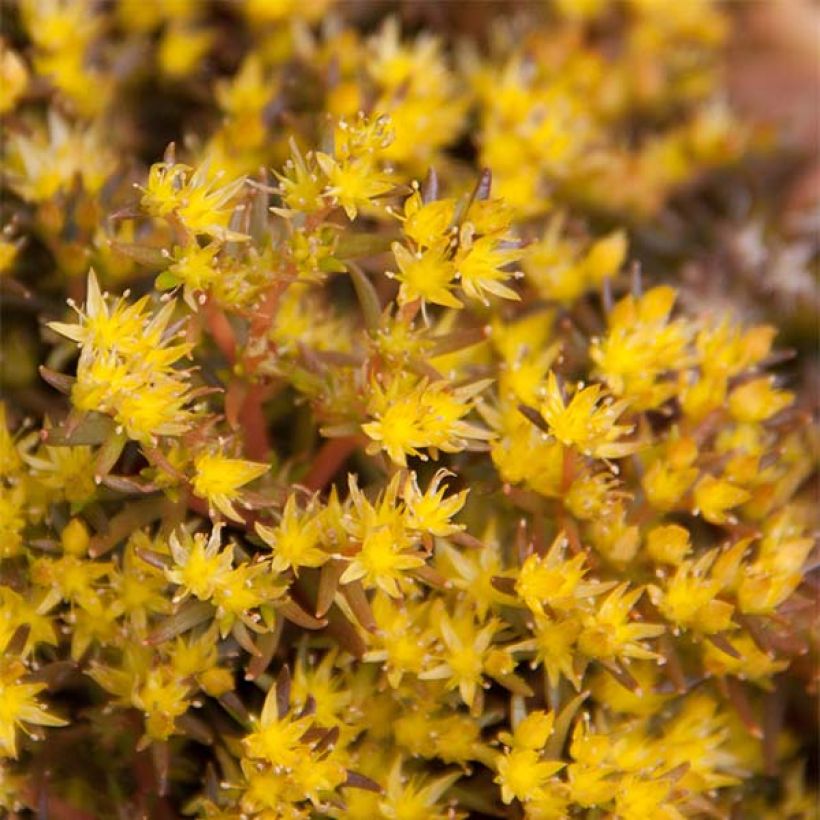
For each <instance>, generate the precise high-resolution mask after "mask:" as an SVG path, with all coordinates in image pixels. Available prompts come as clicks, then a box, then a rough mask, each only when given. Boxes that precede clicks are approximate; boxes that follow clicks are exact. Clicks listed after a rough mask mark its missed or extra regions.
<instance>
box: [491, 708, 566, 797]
mask: <svg viewBox="0 0 820 820" xmlns="http://www.w3.org/2000/svg"><path fill="white" fill-rule="evenodd" d="M554 722H555V715H554V714H553V713H552V712H544V711H543V710H537V711H534V712H530V713H529V714H528V715H527V716H526V717H524V719H523V720H521V721H520V723H518V725H517V726H516V727H515V729H514V731H513V733H512V734H510V733H509V732H501V733H500V734H499V736H498V739H499V740H500V741H501V742H502V743H503V744H504V746H505V749H504V751H503V752H502V753H501V754H499V755H497V757H496V761H495V768H496V770H497V772H498V775H497V777H496V778H495V782H496V783H498V784H499V785H500V786H501V799H502V801H503V802H504V803H512V801H513V800H520V801H521V802H522V803H530V802H538V801H546V800H547V799H548V789H549V786H550V785H551V784H550V778H552V776H553V775H554V774H556V773H557V772H559V771H560V770H561V769H563V768H564V765H565V764H564V763H563V762H561V761H560V760H544V759H543V758H542V754H541V752H540V750H541V749H543V748H544V746H545V745H546V743H547V740H548V739H549V737H550V735H551V734H552V729H553V724H554Z"/></svg>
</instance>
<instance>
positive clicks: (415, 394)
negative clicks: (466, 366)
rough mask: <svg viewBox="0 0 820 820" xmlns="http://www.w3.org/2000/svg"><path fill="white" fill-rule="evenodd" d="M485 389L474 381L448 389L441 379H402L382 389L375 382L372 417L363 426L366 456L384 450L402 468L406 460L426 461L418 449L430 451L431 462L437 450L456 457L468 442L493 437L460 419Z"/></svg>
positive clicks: (371, 407) (370, 397)
mask: <svg viewBox="0 0 820 820" xmlns="http://www.w3.org/2000/svg"><path fill="white" fill-rule="evenodd" d="M414 381H415V380H414ZM486 386H487V383H486V382H476V383H474V384H470V385H466V386H463V387H458V388H452V387H450V385H449V383H448V382H446V381H443V380H442V381H434V382H427V381H426V380H419V381H415V383H413V381H409V382H408V380H407V379H400V378H399V379H392V380H391V381H390V382H388V384H387V386H386V387H383V386H382V385H381V384H378V383H375V384H374V385H373V387H372V390H371V393H370V396H369V402H368V410H369V414H370V415H371V416H372V417H375V418H374V421H369V422H367V423H365V424H363V425H362V430H363V431H364V432H365V433H366V434H367V436H368V437H369V438H370V439H372V443H371V444H370V445H369V446H368V452H377V451H378V450H379V449H383V450H384V451H385V452H386V453H387V454H388V455H389V456H390V458H391V459H392V460H393V461H394V462H395V463H396V464H400V465H401V466H406V464H407V460H406V457H407V456H419V457H421V458H422V459H425V458H426V456H425V455H424V454H423V453H422V452H421V449H422V448H425V449H430V450H432V451H433V453H432V455H433V457H434V458H435V457H436V451H438V450H442V451H443V452H445V453H456V452H459V451H460V450H463V449H465V448H466V447H467V446H468V443H469V442H470V440H474V439H479V440H482V439H489V438H491V437H492V434H491V433H489V432H488V431H486V430H484V429H483V428H481V427H479V426H478V425H475V424H472V423H470V422H466V421H463V420H462V419H463V417H464V416H466V415H467V414H468V413H470V412H471V410H472V409H473V406H474V397H475V396H476V395H477V394H478V393H480V392H481V391H482V390H483V389H484V388H485V387H486Z"/></svg>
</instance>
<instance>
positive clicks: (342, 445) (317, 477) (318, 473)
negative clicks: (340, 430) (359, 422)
mask: <svg viewBox="0 0 820 820" xmlns="http://www.w3.org/2000/svg"><path fill="white" fill-rule="evenodd" d="M358 446H359V438H358V437H357V436H344V437H342V438H331V439H328V440H327V441H326V442H325V443H324V444H323V445H322V446H321V447H320V448H319V452H318V453H317V454H316V458H315V459H314V460H313V464H312V465H311V468H310V471H309V472H308V474H307V476H306V477H305V478H304V480H303V481H301V482H300V483H301V484H303V485H304V486H305V487H307V488H308V489H309V490H322V489H324V487H326V486H327V485H328V484H329V483H330V480H331V479H332V478H333V476H335V475H336V473H337V472H338V471H339V468H340V467H341V466H342V464H343V463H344V462H345V461H346V459H347V458H348V456H349V455H350V454H351V453H352V452H353V451H354V450H355V449H356V448H357V447H358Z"/></svg>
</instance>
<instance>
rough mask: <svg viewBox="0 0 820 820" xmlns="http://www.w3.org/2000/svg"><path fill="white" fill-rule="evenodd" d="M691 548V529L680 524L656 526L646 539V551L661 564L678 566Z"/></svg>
mask: <svg viewBox="0 0 820 820" xmlns="http://www.w3.org/2000/svg"><path fill="white" fill-rule="evenodd" d="M691 549H692V544H691V543H690V541H689V530H687V529H686V528H685V527H681V526H680V525H679V524H666V525H664V526H660V527H655V528H654V529H652V530H651V531H650V533H649V535H648V536H647V539H646V551H647V552H648V553H649V555H650V557H651V558H652V560H653V561H655V562H657V563H659V564H673V565H675V566H677V565H679V564H680V563H681V562H682V561H683V559H684V558H685V557H686V555H687V553H688V552H689V551H690V550H691Z"/></svg>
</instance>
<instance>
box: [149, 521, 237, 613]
mask: <svg viewBox="0 0 820 820" xmlns="http://www.w3.org/2000/svg"><path fill="white" fill-rule="evenodd" d="M221 533H222V530H221V527H220V526H218V525H217V526H215V527H214V528H213V530H212V531H211V534H210V536H209V537H208V539H207V541H206V540H205V535H204V534H203V533H200V532H198V533H195V534H194V535H193V536H191V535H189V534H188V533H187V532H186V531H184V530H182V531H181V532H179V533H176V532H174V533H172V534H171V537H170V538H169V539H168V544H169V546H170V548H171V555H172V556H173V559H174V567H173V568H172V569H167V570H166V571H165V575H166V577H167V578H168V580H169V581H170V582H171V583H173V584H176V585H177V586H180V587H182V588H183V594H191V595H194V596H195V597H197V598H199V599H200V600H202V601H207V600H208V599H210V598H211V597H212V596H213V594H214V591H215V590H216V588H217V586H218V585H220V584H222V583H224V580H225V578H226V576H227V575H228V574H229V573H230V572H231V567H232V564H233V547H232V546H229V547H228V548H227V549H225V550H223V551H221V552H220V545H221V541H222V538H221Z"/></svg>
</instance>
